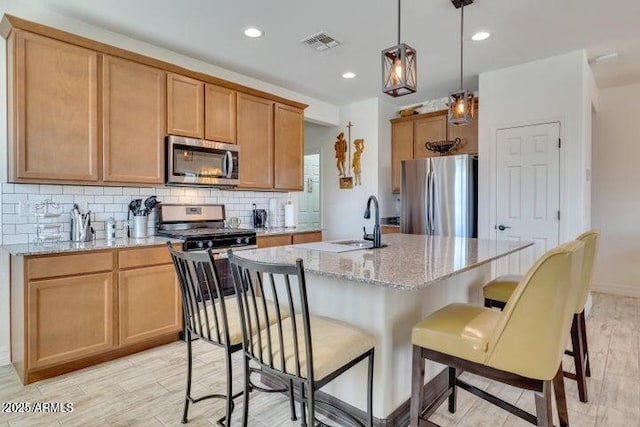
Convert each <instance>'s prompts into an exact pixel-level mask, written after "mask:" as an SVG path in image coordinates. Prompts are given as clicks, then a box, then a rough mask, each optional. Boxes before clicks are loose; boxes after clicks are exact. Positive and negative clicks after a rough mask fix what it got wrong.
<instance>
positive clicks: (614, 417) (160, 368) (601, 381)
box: [0, 293, 640, 427]
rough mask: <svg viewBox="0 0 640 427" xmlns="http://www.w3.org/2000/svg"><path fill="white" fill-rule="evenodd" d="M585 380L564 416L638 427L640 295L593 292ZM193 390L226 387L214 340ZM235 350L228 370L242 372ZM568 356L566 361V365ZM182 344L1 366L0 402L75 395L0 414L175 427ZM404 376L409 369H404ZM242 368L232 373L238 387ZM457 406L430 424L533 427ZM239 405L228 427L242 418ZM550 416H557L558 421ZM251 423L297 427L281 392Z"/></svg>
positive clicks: (261, 405) (462, 400) (202, 418)
mask: <svg viewBox="0 0 640 427" xmlns="http://www.w3.org/2000/svg"><path fill="white" fill-rule="evenodd" d="M587 329H588V334H589V350H590V355H591V371H592V377H591V378H589V380H588V390H589V403H586V404H585V403H580V402H579V401H578V392H577V388H576V384H575V382H573V381H570V380H565V383H566V388H567V396H568V400H569V402H568V406H569V417H570V422H571V425H572V426H579V427H594V426H602V427H614V426H623V427H640V362H639V354H640V300H639V299H635V298H625V297H619V296H612V295H607V294H599V293H594V295H593V309H592V311H591V314H590V316H589V318H588V319H587ZM195 355H196V357H195V360H194V367H195V375H194V378H195V382H194V386H193V392H194V395H196V396H197V395H200V394H205V393H211V392H223V390H224V384H225V379H224V361H223V358H222V353H221V351H220V350H218V349H216V348H213V346H211V345H204V344H203V343H197V344H196V346H195ZM240 361H241V359H240V357H239V355H238V354H236V355H234V364H235V367H234V369H235V372H241V366H240ZM571 365H572V363H571V360H570V359H569V358H565V366H566V367H568V368H571ZM185 369H186V349H185V346H184V343H181V342H176V343H172V344H169V345H165V346H163V347H159V348H155V349H152V350H148V351H145V352H142V353H138V354H134V355H131V356H128V357H125V358H122V359H119V360H115V361H112V362H108V363H103V364H101V365H98V366H93V367H90V368H86V369H83V370H81V371H77V372H72V373H69V374H66V375H63V376H60V377H56V378H52V379H49V380H45V381H40V382H37V383H35V384H30V385H28V386H26V387H25V386H23V385H22V384H21V383H20V381H19V379H18V377H17V375H16V374H15V372H14V370H13V368H12V367H11V366H3V367H0V403H1V402H9V401H11V402H72V403H73V404H74V408H75V409H74V411H73V412H71V413H60V414H44V413H40V414H7V413H0V427H7V426H11V427H14V426H59V425H62V426H83V427H84V426H177V425H180V419H181V416H182V404H183V393H184V387H185ZM407 375H410V373H409V372H407ZM465 376H466V379H467V380H468V381H470V382H472V383H474V384H476V385H478V386H480V387H482V388H484V389H486V390H488V391H489V392H491V393H494V394H496V395H498V396H500V397H501V398H503V399H506V400H508V401H509V402H512V403H514V404H517V405H518V406H520V407H522V408H524V409H526V410H528V411H533V410H534V405H533V396H532V394H531V393H530V392H523V391H521V390H517V389H515V388H512V387H509V386H505V385H501V384H499V383H495V382H492V381H488V380H485V379H482V378H478V377H472V376H471V375H466V374H465ZM241 383H242V374H239V375H237V376H236V379H235V380H234V390H240V387H241ZM458 396H459V397H458V411H457V412H456V413H455V414H449V413H448V411H447V409H446V404H443V405H442V406H441V407H440V408H439V410H438V411H437V412H436V414H435V415H434V416H433V417H432V421H434V422H436V423H438V424H440V425H441V426H443V427H447V426H460V427H462V426H474V427H478V426H492V427H493V426H530V425H531V424H528V423H526V422H524V421H522V420H520V419H518V418H516V417H514V416H512V415H509V414H508V413H507V412H505V411H503V410H501V409H498V408H497V407H495V406H493V405H491V404H489V403H487V402H485V401H483V400H480V399H478V398H476V397H474V396H472V395H470V394H469V393H467V392H465V391H463V390H460V391H459V395H458ZM241 409H242V404H241V403H239V404H238V405H237V407H236V412H235V416H234V417H233V420H232V421H233V422H232V425H240V418H241V417H240V413H241V412H240V411H241ZM223 414H224V404H223V402H222V401H219V400H209V401H204V402H201V403H199V404H195V405H192V406H191V409H190V413H189V415H190V421H189V424H188V425H189V426H192V427H196V426H211V425H214V424H215V420H217V419H218V418H220V417H221V416H222V415H223ZM556 420H557V418H556ZM249 424H250V425H252V426H258V427H265V426H269V427H275V426H283V427H284V426H295V425H299V422H292V421H290V420H289V409H288V400H287V399H286V397H284V396H282V395H278V394H266V393H259V392H256V393H252V395H251V404H250V423H249Z"/></svg>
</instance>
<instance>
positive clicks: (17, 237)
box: [2, 234, 29, 245]
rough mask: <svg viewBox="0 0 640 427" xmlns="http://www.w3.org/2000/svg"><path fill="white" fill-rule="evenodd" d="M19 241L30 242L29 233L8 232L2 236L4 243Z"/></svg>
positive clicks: (10, 243)
mask: <svg viewBox="0 0 640 427" xmlns="http://www.w3.org/2000/svg"><path fill="white" fill-rule="evenodd" d="M17 243H29V235H28V234H7V235H3V236H2V244H3V245H13V244H17Z"/></svg>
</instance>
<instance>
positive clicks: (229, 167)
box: [222, 151, 233, 178]
mask: <svg viewBox="0 0 640 427" xmlns="http://www.w3.org/2000/svg"><path fill="white" fill-rule="evenodd" d="M222 163H223V165H222V173H223V174H224V176H225V178H231V176H232V175H233V154H232V153H231V151H227V152H226V153H224V161H223V162H222Z"/></svg>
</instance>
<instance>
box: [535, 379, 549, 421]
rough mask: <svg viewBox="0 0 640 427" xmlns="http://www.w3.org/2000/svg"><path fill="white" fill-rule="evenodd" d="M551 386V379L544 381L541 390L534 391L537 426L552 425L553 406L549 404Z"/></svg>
mask: <svg viewBox="0 0 640 427" xmlns="http://www.w3.org/2000/svg"><path fill="white" fill-rule="evenodd" d="M552 388H553V386H552V382H551V381H544V382H543V384H542V391H536V392H534V396H535V401H536V421H537V426H538V427H553V407H552V406H551V391H552Z"/></svg>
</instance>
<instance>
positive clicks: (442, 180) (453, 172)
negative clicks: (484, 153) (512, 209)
mask: <svg viewBox="0 0 640 427" xmlns="http://www.w3.org/2000/svg"><path fill="white" fill-rule="evenodd" d="M400 198H401V200H402V207H401V211H400V230H401V232H402V233H406V234H432V235H439V236H455V237H477V236H478V157H477V156H470V155H458V156H442V157H431V158H428V159H418V160H405V161H403V162H402V181H401V197H400Z"/></svg>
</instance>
